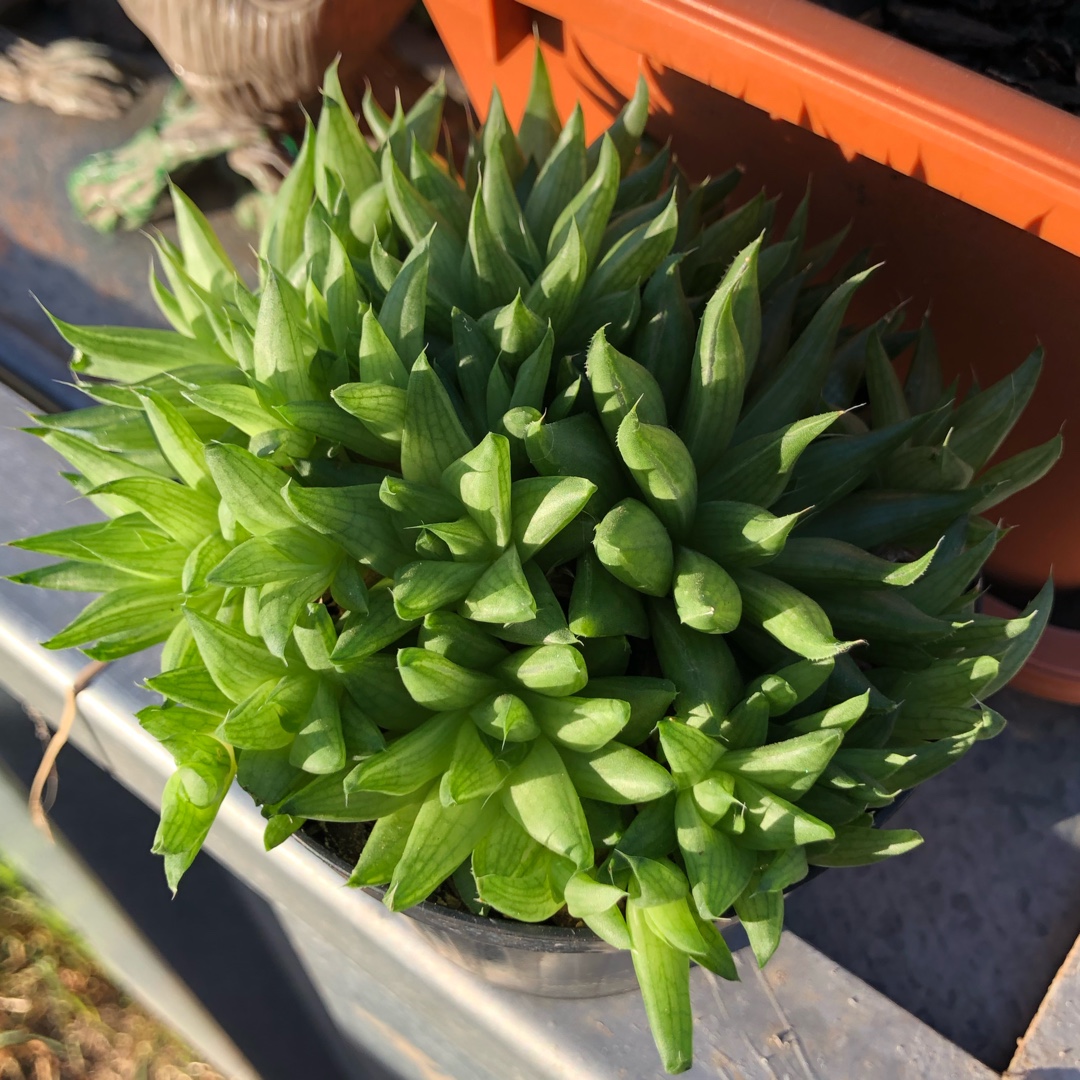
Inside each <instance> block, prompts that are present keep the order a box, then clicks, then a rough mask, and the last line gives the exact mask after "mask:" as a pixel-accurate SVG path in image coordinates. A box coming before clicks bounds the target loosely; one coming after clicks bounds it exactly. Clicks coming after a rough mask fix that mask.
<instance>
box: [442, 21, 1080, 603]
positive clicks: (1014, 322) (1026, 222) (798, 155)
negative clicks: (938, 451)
mask: <svg viewBox="0 0 1080 1080" xmlns="http://www.w3.org/2000/svg"><path fill="white" fill-rule="evenodd" d="M426 2H427V6H428V10H429V12H430V13H431V16H432V18H433V20H434V22H435V24H436V27H437V28H438V30H439V33H440V35H441V36H442V39H443V41H444V43H445V45H446V47H447V49H448V50H449V52H450V55H451V58H452V59H453V61H454V63H455V65H456V67H457V69H458V71H459V72H460V74H461V76H462V77H463V79H464V80H465V83H466V85H467V86H468V89H469V91H470V94H471V95H472V98H473V100H474V101H475V102H477V103H478V104H480V105H483V104H485V103H486V102H487V100H488V97H489V95H490V92H491V88H492V86H493V85H495V84H497V85H498V86H499V88H500V90H501V92H502V95H503V98H504V100H505V102H506V106H507V110H508V112H509V114H510V116H511V117H512V118H514V117H516V116H520V114H521V112H522V110H523V109H524V104H525V98H526V96H527V93H528V86H529V79H530V74H531V66H532V49H533V27H534V25H535V26H536V27H537V28H538V30H539V34H540V38H541V47H542V48H543V51H544V55H545V58H546V60H547V63H548V66H549V69H550V71H551V76H552V83H553V86H554V90H555V95H556V99H557V101H558V103H559V105H560V108H561V109H563V110H565V111H566V112H569V110H570V109H571V108H572V106H573V103H574V102H575V101H577V100H579V99H580V100H581V101H582V104H583V106H584V109H585V116H586V120H587V123H588V125H589V129H590V132H591V134H594V135H595V134H596V133H597V132H599V131H600V130H601V129H602V128H603V127H604V126H605V125H606V124H607V123H608V122H609V120H610V119H611V117H612V116H613V114H614V113H615V112H617V110H618V109H619V108H620V106H621V104H622V102H623V101H624V100H625V99H626V97H627V95H629V94H630V93H631V92H632V91H633V86H634V82H635V80H636V79H637V76H638V73H639V72H643V73H644V74H645V76H646V78H647V80H648V82H649V85H650V89H651V91H652V108H653V111H654V116H653V121H652V124H651V130H652V131H653V132H654V134H656V135H657V136H659V137H661V138H665V137H668V136H670V137H671V139H672V142H673V145H674V148H675V150H676V152H677V153H678V155H679V158H680V160H681V161H682V163H683V165H684V166H685V167H686V168H687V169H688V170H689V171H690V172H691V173H693V174H696V175H703V174H705V173H707V172H714V173H715V172H718V171H720V170H723V169H726V168H728V167H730V165H731V164H732V163H733V162H735V161H738V162H741V163H742V164H743V165H744V167H745V168H746V172H747V177H746V181H745V186H744V189H743V190H745V191H746V192H747V193H748V195H749V193H751V192H752V191H753V190H754V189H755V188H756V187H760V186H764V187H766V188H768V189H769V190H770V192H773V193H775V192H784V193H785V194H786V197H788V198H790V199H791V204H790V206H791V208H794V205H795V203H796V202H797V201H798V198H799V197H800V196H801V193H802V191H803V189H804V187H805V184H806V180H807V176H808V174H813V181H814V200H813V215H812V221H813V227H814V228H815V229H816V230H817V231H818V232H819V234H820V235H821V236H822V237H823V236H825V235H827V234H828V233H829V232H832V231H835V230H836V229H839V228H840V227H842V226H843V225H845V224H846V223H848V222H849V221H853V222H854V225H853V229H852V235H851V239H850V242H849V247H850V248H852V249H854V248H859V247H866V246H870V247H872V248H873V252H874V255H875V257H876V258H882V259H884V260H885V267H884V268H883V269H882V270H881V271H879V273H878V274H876V275H875V277H874V278H873V279H872V283H871V284H870V285H869V286H868V287H867V288H866V289H865V291H864V293H863V294H862V296H861V299H860V301H859V304H860V305H861V311H858V312H856V314H858V315H862V316H864V317H875V316H876V315H877V314H880V313H881V312H882V311H884V310H886V309H887V308H888V307H891V306H892V305H893V304H895V303H896V302H897V301H899V300H901V299H904V298H908V297H910V298H911V299H912V304H911V307H910V310H911V311H912V313H913V314H915V315H918V314H921V312H922V311H923V310H924V309H925V308H926V307H927V306H928V305H930V304H932V306H933V315H934V325H935V328H936V330H937V334H938V339H939V343H940V347H941V353H942V357H943V360H944V361H945V363H946V365H947V366H949V367H951V369H952V374H958V375H960V376H961V382H962V384H966V383H967V382H969V381H970V377H971V374H972V372H974V373H975V374H976V375H977V377H978V379H979V382H980V383H981V384H982V385H983V386H986V385H988V384H989V383H991V382H993V381H994V380H995V379H997V378H999V377H1000V376H1001V375H1003V374H1004V373H1005V372H1006V371H1008V370H1009V369H1011V368H1012V367H1015V366H1016V364H1018V363H1019V362H1020V361H1021V360H1022V359H1023V358H1024V356H1025V355H1026V354H1027V353H1028V352H1029V351H1030V349H1031V348H1032V347H1033V346H1034V345H1035V344H1036V343H1038V342H1041V343H1042V344H1043V345H1044V346H1045V347H1046V350H1047V357H1048V361H1047V365H1046V368H1045V370H1044V374H1043V378H1042V381H1041V383H1040V386H1039V389H1038V390H1037V392H1036V395H1035V397H1034V399H1033V401H1032V403H1031V405H1030V407H1029V408H1028V410H1027V412H1026V414H1025V416H1024V418H1023V419H1022V420H1021V422H1020V424H1019V425H1018V427H1017V430H1016V431H1014V433H1013V435H1012V436H1011V437H1010V439H1009V440H1008V442H1007V443H1006V445H1005V447H1004V448H1003V452H1004V453H1010V452H1015V451H1017V450H1020V449H1023V448H1026V447H1028V446H1032V445H1034V444H1035V443H1038V442H1043V441H1045V440H1046V439H1048V438H1049V437H1050V436H1051V435H1053V434H1054V432H1056V431H1057V430H1058V429H1059V428H1061V427H1062V425H1063V424H1064V422H1065V420H1066V418H1067V417H1068V416H1069V414H1070V412H1071V411H1072V410H1074V409H1076V408H1077V406H1078V404H1080V402H1078V395H1077V391H1078V390H1080V258H1077V256H1080V119H1077V118H1074V117H1072V116H1070V115H1069V114H1067V113H1064V112H1061V111H1059V110H1057V109H1054V108H1052V107H1051V106H1048V105H1044V104H1042V103H1040V102H1038V101H1035V100H1033V99H1031V98H1028V97H1025V96H1023V95H1021V94H1019V93H1017V92H1015V91H1013V90H1010V89H1008V88H1007V87H1004V86H1000V85H998V84H996V83H993V82H991V81H990V80H989V79H986V78H984V77H983V76H981V75H977V74H975V73H972V72H969V71H966V70H964V69H962V68H960V67H957V66H956V65H954V64H951V63H949V62H948V61H945V60H941V59H939V58H938V57H935V56H932V55H930V54H929V53H925V52H923V51H922V50H920V49H916V48H913V47H912V46H910V45H907V44H905V43H903V42H900V41H896V40H894V39H892V38H889V37H887V36H885V35H884V34H881V33H879V32H878V31H875V30H872V29H870V28H868V27H865V26H862V25H860V24H858V23H856V22H852V21H849V20H847V19H844V18H842V17H840V16H838V15H835V14H833V13H832V12H829V11H826V10H825V9H823V8H818V7H815V6H814V5H812V4H810V3H807V2H806V0H770V2H769V3H767V4H765V3H762V2H761V0H532V3H531V5H530V6H528V7H526V6H525V5H523V4H519V3H517V2H516V0H426ZM777 121H787V122H786V123H784V122H777ZM886 166H887V167H886ZM1066 443H1067V445H1066V451H1065V457H1064V459H1063V461H1062V462H1061V463H1060V464H1059V465H1058V466H1057V468H1056V469H1055V470H1053V472H1051V473H1050V475H1049V476H1048V477H1047V478H1046V479H1044V480H1043V481H1041V482H1040V483H1039V484H1037V485H1036V486H1035V487H1034V488H1033V489H1029V490H1028V491H1026V492H1023V493H1022V494H1020V495H1018V496H1016V497H1015V498H1014V499H1012V500H1010V501H1009V502H1008V503H1007V504H1006V505H1005V506H1004V507H1003V508H1002V510H1001V513H1002V516H1003V517H1004V518H1005V519H1006V520H1007V521H1009V522H1010V523H1012V524H1016V525H1017V526H1019V527H1018V528H1015V529H1014V530H1013V531H1012V532H1011V533H1010V534H1009V536H1008V537H1007V538H1006V539H1005V541H1004V542H1003V543H1002V544H1001V545H1000V547H999V549H998V551H997V552H995V555H994V559H993V561H992V564H991V569H992V571H993V572H994V573H996V574H997V575H999V576H1000V577H1002V578H1005V579H1007V580H1009V581H1010V582H1013V583H1015V584H1018V585H1027V586H1036V585H1039V584H1041V582H1042V581H1044V580H1045V578H1046V576H1047V575H1048V573H1049V572H1050V569H1051V567H1053V571H1054V578H1055V580H1056V581H1057V583H1058V585H1059V586H1060V587H1064V588H1069V587H1078V586H1080V542H1077V538H1080V498H1078V497H1077V495H1076V494H1075V489H1076V486H1077V478H1078V476H1080V439H1078V440H1075V441H1073V440H1069V439H1068V433H1066Z"/></svg>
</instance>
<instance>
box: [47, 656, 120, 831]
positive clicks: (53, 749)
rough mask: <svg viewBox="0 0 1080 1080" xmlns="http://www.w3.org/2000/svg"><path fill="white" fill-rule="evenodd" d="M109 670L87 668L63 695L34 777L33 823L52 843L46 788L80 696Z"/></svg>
mask: <svg viewBox="0 0 1080 1080" xmlns="http://www.w3.org/2000/svg"><path fill="white" fill-rule="evenodd" d="M108 666H109V661H108V660H95V661H93V663H90V664H87V665H86V667H84V668H83V669H82V671H80V672H79V674H78V675H76V676H75V680H74V681H73V682H72V684H71V685H70V686H69V687H68V688H67V690H66V691H65V692H64V709H63V712H61V713H60V723H59V724H58V725H57V728H56V734H54V735H53V737H52V738H51V739H50V740H49V745H48V746H47V747H45V753H44V754H43V755H42V757H41V764H40V765H39V766H38V771H37V773H36V774H35V776H34V782H33V783H32V784H31V785H30V798H29V806H30V820H31V821H33V823H34V824H35V825H36V826H37V827H38V828H39V829H41V831H42V832H43V833H44V834H45V835H46V836H47V837H48V838H49V839H50V840H51V839H52V838H53V835H52V829H51V828H50V827H49V819H48V817H47V816H46V814H45V807H44V804H43V803H42V794H43V792H44V791H45V785H46V784H47V783H48V782H49V777H50V776H51V775H52V773H53V769H54V768H55V767H56V759H57V757H58V756H59V754H60V751H61V750H63V749H64V746H65V744H66V743H67V741H68V739H69V738H70V737H71V729H72V728H73V727H74V726H75V718H76V717H77V716H78V712H79V708H78V697H79V694H81V693H82V692H83V691H84V690H85V689H86V688H87V687H88V686H89V685H90V683H91V681H92V680H93V679H94V678H95V676H97V675H99V674H100V673H101V672H102V671H104V670H105V668H107V667H108Z"/></svg>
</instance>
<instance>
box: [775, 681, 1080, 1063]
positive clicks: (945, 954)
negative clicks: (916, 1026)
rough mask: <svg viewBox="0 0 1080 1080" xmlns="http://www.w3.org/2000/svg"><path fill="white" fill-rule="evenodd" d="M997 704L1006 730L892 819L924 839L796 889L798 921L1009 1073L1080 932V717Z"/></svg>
mask: <svg viewBox="0 0 1080 1080" xmlns="http://www.w3.org/2000/svg"><path fill="white" fill-rule="evenodd" d="M993 704H994V706H995V707H996V708H997V709H998V711H999V712H1001V713H1002V714H1003V715H1004V716H1005V717H1006V718H1007V719H1008V720H1009V726H1008V728H1006V730H1005V732H1004V733H1003V734H1002V735H1001V736H999V737H998V738H997V739H995V740H993V741H991V742H980V743H976V744H975V746H974V748H973V749H972V750H971V751H970V753H969V754H968V755H967V756H966V757H965V758H964V759H963V760H962V761H960V762H959V763H957V764H956V765H955V766H954V767H953V768H951V769H950V770H949V771H948V772H946V773H944V774H943V775H941V776H939V777H936V778H935V779H933V780H931V781H929V782H928V783H927V785H926V786H925V787H924V788H920V789H917V790H916V792H915V793H914V794H913V795H912V797H911V798H910V800H909V801H908V803H907V804H906V805H905V806H904V807H903V808H902V809H901V810H899V811H898V812H897V814H896V817H895V818H894V819H893V820H891V821H890V822H889V824H888V827H889V828H912V829H917V830H918V831H919V832H921V833H922V834H923V836H924V837H925V839H926V843H925V844H924V845H923V846H922V847H920V848H918V849H917V850H915V851H914V852H912V853H911V854H909V855H905V856H902V857H901V858H898V859H891V860H888V861H886V862H883V863H879V864H877V865H875V866H869V867H864V868H860V869H856V870H832V871H829V872H828V873H827V874H823V875H822V876H821V877H819V878H818V879H817V880H815V881H814V882H812V883H809V884H807V886H806V887H805V888H804V889H800V890H798V891H797V892H796V893H795V894H794V895H793V896H792V897H791V900H790V902H789V904H788V905H787V909H788V910H787V925H788V927H789V928H790V929H791V930H793V931H794V932H795V933H797V934H798V935H799V936H800V937H802V938H804V939H805V940H806V941H808V942H810V943H811V944H812V945H814V946H816V947H817V948H818V949H820V950H821V951H822V952H824V953H825V954H826V955H828V956H829V957H831V958H832V959H834V960H836V961H837V962H839V963H840V964H842V965H843V966H844V967H845V968H847V969H848V970H849V971H851V972H853V973H854V974H856V975H858V976H859V977H860V978H862V979H864V980H866V982H868V983H870V985H871V986H873V987H875V988H876V989H878V990H880V991H881V992H882V993H884V994H887V995H888V996H889V997H890V998H892V999H893V1001H895V1002H897V1003H898V1004H900V1005H902V1006H903V1007H904V1008H906V1009H908V1010H909V1011H910V1012H912V1013H914V1014H915V1015H916V1016H918V1017H919V1018H920V1019H921V1020H923V1021H925V1022H926V1023H927V1024H929V1025H930V1026H931V1027H933V1028H935V1029H936V1030H937V1031H939V1032H941V1034H943V1035H945V1036H946V1037H947V1038H949V1039H950V1040H952V1041H953V1042H955V1043H957V1044H958V1045H960V1046H961V1047H963V1048H964V1049H965V1050H967V1051H968V1052H969V1053H970V1054H972V1055H974V1056H975V1057H977V1058H979V1059H980V1060H981V1061H983V1062H985V1063H986V1064H987V1065H989V1066H990V1067H991V1068H994V1069H997V1070H999V1071H1000V1070H1002V1069H1004V1068H1006V1067H1007V1066H1008V1063H1009V1061H1010V1060H1011V1058H1012V1056H1013V1053H1014V1052H1015V1049H1016V1040H1017V1039H1018V1038H1019V1037H1020V1036H1022V1035H1023V1034H1024V1032H1025V1030H1026V1029H1027V1026H1028V1024H1029V1022H1030V1021H1031V1018H1032V1017H1033V1016H1034V1014H1035V1011H1036V1009H1037V1008H1038V1006H1039V1003H1040V1002H1041V1001H1042V998H1043V996H1044V994H1045V992H1046V988H1047V986H1048V985H1049V984H1050V982H1051V980H1052V979H1053V977H1054V975H1055V973H1056V972H1057V970H1058V968H1059V967H1060V965H1061V963H1062V961H1063V960H1064V958H1065V956H1066V954H1067V953H1068V951H1069V949H1070V947H1071V946H1072V944H1073V942H1074V941H1075V940H1076V937H1077V934H1078V933H1080V908H1078V907H1077V905H1076V897H1077V896H1078V895H1080V773H1078V771H1077V769H1076V733H1077V727H1078V720H1080V715H1078V710H1077V709H1076V708H1074V707H1070V706H1064V705H1056V704H1053V703H1050V702H1044V701H1039V700H1037V699H1035V698H1030V697H1027V696H1025V695H1023V694H1020V693H1017V692H1014V691H1005V692H1003V693H1001V694H1000V695H998V696H997V697H996V698H995V700H994V702H993ZM1028 1075H1029V1076H1033V1075H1035V1074H1028ZM1050 1075H1051V1074H1050V1073H1049V1072H1048V1073H1047V1074H1046V1076H1047V1078H1049V1076H1050ZM1055 1075H1057V1074H1055ZM1060 1075H1061V1076H1062V1077H1065V1076H1068V1077H1070V1078H1072V1080H1080V1073H1078V1072H1077V1071H1075V1070H1072V1071H1070V1070H1064V1071H1061V1073H1060Z"/></svg>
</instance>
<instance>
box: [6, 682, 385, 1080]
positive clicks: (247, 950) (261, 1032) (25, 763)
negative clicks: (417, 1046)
mask: <svg viewBox="0 0 1080 1080" xmlns="http://www.w3.org/2000/svg"><path fill="white" fill-rule="evenodd" d="M0 757H2V758H3V759H4V760H5V762H6V763H7V764H8V765H9V766H10V767H11V769H12V771H13V772H14V773H16V775H17V776H18V777H19V778H20V780H21V781H22V782H23V783H24V784H29V782H30V780H31V779H32V777H33V774H34V771H35V769H36V768H37V764H38V761H39V760H40V757H41V746H40V744H39V743H38V740H37V738H36V736H35V734H34V729H33V725H32V722H31V721H30V719H29V718H28V717H27V716H26V714H25V713H24V712H23V710H22V709H21V707H20V706H19V705H18V704H17V703H16V702H14V701H13V700H12V699H11V698H9V697H7V696H6V695H0ZM58 771H59V776H60V784H59V792H58V799H57V802H56V805H55V806H54V808H53V811H52V819H53V821H54V822H55V824H56V825H57V827H58V828H59V829H60V830H61V832H63V834H64V835H65V836H66V837H67V839H68V840H69V841H70V842H71V844H72V846H73V847H74V848H75V849H76V850H77V851H78V852H79V855H80V856H81V857H82V859H83V860H84V861H85V862H86V863H87V864H88V865H89V866H90V867H91V869H92V870H93V871H94V872H95V873H96V874H97V875H98V877H99V878H100V879H101V881H102V882H103V883H104V885H105V886H106V887H107V888H108V889H109V890H110V891H111V892H112V894H113V895H114V896H115V897H116V899H117V900H118V901H119V903H120V904H121V905H122V906H123V907H124V908H125V909H126V911H127V912H128V914H129V915H130V916H131V918H132V920H133V921H134V922H135V924H136V925H137V926H138V927H139V929H140V930H141V931H142V932H143V934H145V936H146V937H147V938H148V939H149V940H150V941H152V942H153V943H154V945H155V946H156V947H157V948H158V950H159V951H160V952H161V954H162V956H163V957H164V958H165V960H166V961H167V962H168V963H169V964H170V965H171V966H172V967H173V969H174V970H175V971H176V972H177V974H178V975H179V976H180V977H181V978H182V979H183V980H184V981H185V982H186V983H187V984H188V986H189V987H190V988H191V989H192V990H193V991H194V993H195V994H196V995H197V996H198V997H199V998H200V1000H201V1001H202V1002H203V1004H204V1005H206V1007H207V1008H208V1009H209V1011H210V1012H211V1013H212V1014H213V1016H214V1017H215V1018H216V1019H217V1021H218V1023H220V1024H221V1026H222V1027H223V1028H224V1029H225V1030H226V1031H227V1032H228V1033H229V1035H230V1036H231V1037H232V1039H233V1041H234V1042H235V1043H236V1045H237V1046H238V1047H239V1048H240V1050H241V1051H242V1052H243V1053H244V1055H245V1056H246V1057H247V1058H248V1060H249V1061H250V1062H251V1063H252V1065H254V1066H255V1068H256V1069H257V1070H258V1072H259V1074H260V1075H261V1076H262V1077H263V1080H298V1078H307V1077H319V1078H320V1080H393V1078H392V1075H391V1074H389V1073H388V1072H386V1070H385V1069H384V1068H383V1067H382V1066H381V1065H380V1064H378V1063H376V1062H374V1061H370V1060H367V1059H365V1057H364V1056H363V1054H362V1053H361V1051H359V1050H358V1049H357V1048H356V1047H354V1046H353V1045H352V1044H351V1043H349V1042H347V1041H346V1040H345V1039H344V1038H343V1037H342V1036H341V1035H340V1033H339V1032H338V1031H337V1029H336V1028H335V1027H334V1026H333V1024H332V1022H331V1020H330V1018H329V1017H328V1016H327V1014H326V1012H325V1010H324V1009H323V1007H322V1004H321V1003H320V1001H319V998H318V996H317V994H316V993H315V990H314V989H313V988H312V986H311V984H310V981H309V980H308V978H307V975H306V974H305V973H304V971H303V969H302V968H301V966H300V962H299V961H298V960H297V958H296V956H295V954H293V953H292V951H291V949H290V947H289V946H288V944H287V942H286V941H285V939H284V936H283V935H282V932H281V930H280V927H279V926H278V923H277V920H276V918H275V916H274V914H273V911H272V909H271V908H270V907H269V906H268V905H267V904H266V902H265V901H264V900H262V899H261V897H259V896H257V895H256V894H255V893H253V892H251V890H249V889H248V888H247V887H246V886H245V885H243V884H242V883H241V882H239V881H238V880H237V879H236V878H234V877H233V876H232V875H231V874H230V873H229V872H228V871H227V870H226V869H224V868H223V867H222V866H221V865H219V864H218V863H217V862H215V860H214V859H213V858H212V857H211V856H210V855H207V854H203V855H200V856H199V857H198V858H197V859H196V860H195V862H194V864H193V865H192V867H191V869H190V870H189V871H188V872H187V874H186V875H185V877H184V880H183V882H182V884H181V887H180V890H179V892H178V894H177V896H176V898H175V899H172V898H171V897H170V894H169V889H168V887H167V886H166V884H165V876H164V873H163V871H162V868H161V860H160V859H159V858H158V856H156V855H152V854H151V853H150V845H151V842H152V840H153V836H154V830H155V828H156V825H157V815H156V814H155V813H154V812H153V811H152V810H150V809H149V808H148V807H147V806H145V805H144V804H143V803H142V802H140V801H139V800H138V799H137V798H136V797H135V796H134V795H132V794H131V793H129V792H128V791H127V790H125V789H124V788H123V787H121V785H120V784H119V783H117V782H116V781H115V780H113V779H112V778H111V777H110V776H108V775H107V774H106V773H104V772H102V771H101V770H100V769H99V768H98V767H97V766H96V765H95V764H94V763H93V762H91V761H90V760H88V759H87V758H85V757H83V755H82V754H80V753H79V751H78V750H76V749H75V748H74V747H70V746H69V747H67V748H65V750H64V751H63V754H62V755H61V758H60V762H59V770H58Z"/></svg>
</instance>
